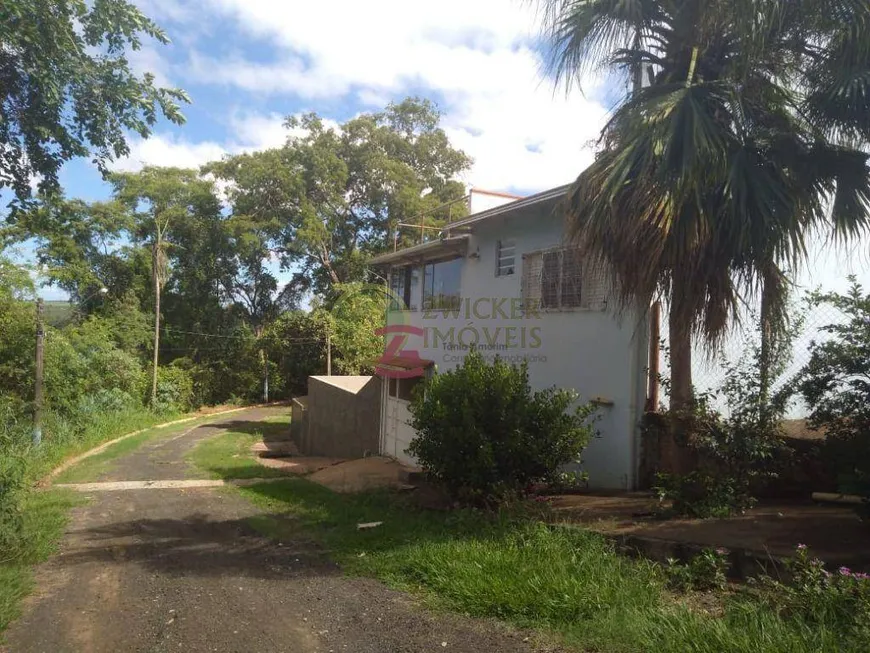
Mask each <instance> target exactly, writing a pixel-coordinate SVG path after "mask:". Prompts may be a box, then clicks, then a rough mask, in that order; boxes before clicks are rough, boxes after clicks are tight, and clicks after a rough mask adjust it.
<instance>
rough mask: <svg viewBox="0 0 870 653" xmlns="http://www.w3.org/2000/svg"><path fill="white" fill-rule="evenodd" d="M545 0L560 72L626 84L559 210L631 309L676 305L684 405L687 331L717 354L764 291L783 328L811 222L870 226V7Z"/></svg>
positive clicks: (838, 231)
mask: <svg viewBox="0 0 870 653" xmlns="http://www.w3.org/2000/svg"><path fill="white" fill-rule="evenodd" d="M543 4H544V5H545V8H546V9H547V10H548V13H547V28H548V32H549V36H550V42H551V46H552V49H551V66H552V70H553V72H554V73H555V74H556V75H557V76H558V77H560V78H561V79H563V80H565V81H566V82H569V83H570V82H571V81H573V80H576V78H577V76H578V75H583V74H586V73H588V72H590V71H593V70H600V69H605V70H607V71H608V72H610V73H614V74H622V75H626V74H627V75H628V76H629V77H630V78H631V79H632V82H633V89H632V90H631V91H630V92H628V93H627V94H626V96H625V97H624V98H623V100H622V101H621V102H620V103H619V105H618V106H617V108H616V110H615V111H614V114H613V117H612V118H611V120H610V121H609V122H608V124H607V125H606V126H605V128H604V130H603V132H602V135H601V151H600V153H599V155H598V156H597V158H596V160H595V162H594V163H593V164H592V165H591V166H590V167H589V168H587V169H586V170H585V171H583V172H582V173H581V174H580V176H579V177H578V179H577V181H576V183H575V184H574V186H573V188H572V189H571V191H570V193H569V195H568V197H567V199H566V207H567V210H568V213H569V215H570V218H571V232H572V236H573V238H574V240H575V242H576V243H577V244H578V245H579V246H580V247H581V248H582V249H583V250H584V251H585V252H586V253H587V254H588V255H590V256H591V257H593V258H596V259H598V260H599V261H601V262H602V263H604V264H606V265H608V266H610V268H611V269H612V270H613V271H614V272H615V274H616V277H617V279H618V281H619V284H618V287H619V292H620V295H621V299H622V303H623V305H624V306H629V305H631V306H634V305H636V303H640V304H641V305H643V304H644V303H645V302H647V301H649V299H650V298H652V297H655V296H657V295H658V296H663V297H664V298H666V299H667V300H668V304H669V310H670V325H669V329H670V339H671V348H672V362H673V364H672V368H671V369H672V394H671V399H672V402H673V404H674V407H676V406H677V405H681V404H682V405H685V404H686V403H687V402H688V401H689V400H690V395H691V365H690V358H689V356H690V354H689V352H690V337H691V335H692V334H701V335H702V336H704V337H705V338H706V339H707V341H708V342H711V343H714V344H715V342H716V340H717V339H718V338H720V337H721V336H722V334H723V333H724V332H725V329H726V328H727V326H728V325H729V324H730V323H731V322H732V321H733V320H734V319H735V318H736V316H737V310H738V307H739V306H740V305H741V302H742V301H743V300H744V299H746V298H747V297H748V296H752V295H757V294H759V292H760V294H761V296H762V308H763V311H764V313H765V315H764V316H762V319H763V320H766V321H768V322H770V323H774V324H782V323H784V320H782V319H781V318H782V316H783V314H784V310H785V306H786V303H785V301H786V292H785V290H786V286H787V281H786V276H785V272H786V271H787V270H788V269H789V268H793V267H795V266H796V265H798V264H799V263H800V262H801V261H802V260H803V258H804V257H805V253H806V245H805V238H806V237H807V235H808V234H809V233H810V231H811V229H812V228H813V227H820V228H823V229H827V230H828V231H832V232H833V233H834V235H835V236H836V237H839V238H847V237H852V236H854V235H856V234H858V233H863V232H864V231H865V230H866V229H867V226H868V204H870V173H868V166H867V158H868V157H867V154H866V153H865V152H864V151H862V150H861V148H860V142H856V141H855V137H861V136H863V135H864V134H865V132H864V131H863V126H862V125H863V124H864V121H866V117H865V116H866V114H862V112H861V103H862V102H863V103H865V102H866V97H867V95H866V92H865V91H866V90H867V89H866V84H867V80H868V79H870V77H868V73H870V56H868V50H867V48H866V43H867V42H868V41H867V40H866V39H862V38H861V36H862V35H863V36H866V30H867V25H868V24H870V6H868V5H867V3H866V2H858V1H852V0H844V1H840V0H828V1H825V0H801V1H799V2H794V1H788V2H785V1H783V0H724V1H722V2H715V3H712V2H703V1H702V0H691V1H689V2H671V1H668V0H629V1H627V2H611V1H610V0H590V1H589V2H570V3H565V2H561V0H552V1H550V0H545V1H544V3H543ZM833 16H836V17H837V18H836V19H833V18H832V17H833ZM862 89H863V90H862ZM831 94H834V95H837V101H835V102H834V101H832V102H827V101H822V100H820V98H822V97H825V96H830V95H831ZM814 112H815V113H816V114H817V118H818V119H817V120H812V119H808V116H810V115H812V114H813V113H814ZM865 142H866V140H865ZM829 209H830V210H829Z"/></svg>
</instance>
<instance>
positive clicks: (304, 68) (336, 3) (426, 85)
mask: <svg viewBox="0 0 870 653" xmlns="http://www.w3.org/2000/svg"><path fill="white" fill-rule="evenodd" d="M532 5H533V3H530V2H526V1H523V0H475V1H474V2H468V1H467V0H443V1H442V3H441V4H439V6H438V10H437V11H432V7H431V6H429V5H425V4H421V3H414V2H407V1H400V0H370V1H369V2H344V1H342V0H321V1H320V2H316V3H304V4H300V3H276V2H273V1H271V0H218V2H217V3H216V4H215V5H212V7H216V8H217V9H218V11H220V12H222V13H223V14H224V17H225V18H228V19H229V20H230V21H232V23H233V25H234V26H236V28H240V29H242V30H244V31H246V32H247V34H248V35H249V36H250V37H253V38H255V39H257V40H258V41H259V42H261V43H262V44H264V45H267V46H269V45H271V46H273V51H274V58H273V60H272V61H271V62H266V63H264V62H262V61H250V60H246V59H244V58H243V57H242V56H241V55H239V54H233V55H226V56H224V57H223V58H217V59H216V58H212V57H207V56H204V55H201V54H197V53H192V54H191V57H190V60H189V62H188V65H186V66H185V67H184V70H181V71H179V74H181V75H185V76H186V77H187V79H188V80H190V81H195V82H196V83H200V84H222V85H228V86H232V87H235V88H240V89H243V90H246V91H249V92H255V93H261V94H283V95H295V96H297V97H300V98H303V99H305V100H307V101H311V104H313V105H315V106H316V104H317V100H323V99H341V98H345V97H352V98H355V99H356V100H357V101H359V102H361V103H363V104H364V105H366V106H368V107H375V106H382V105H383V101H384V100H385V99H387V98H389V97H397V96H401V95H402V94H404V93H407V92H420V93H424V94H429V93H431V94H432V95H433V96H436V97H439V98H443V101H442V109H444V111H445V120H444V124H445V127H446V128H447V129H448V131H449V133H450V136H451V138H452V139H453V140H454V142H455V143H456V145H458V146H460V147H462V148H463V149H465V150H466V151H467V152H468V154H470V155H471V156H472V157H474V159H475V165H474V168H473V170H472V171H471V172H470V173H469V174H468V175H467V181H468V182H470V183H473V184H475V185H479V186H483V187H492V188H495V189H499V188H500V189H506V188H519V189H523V190H536V189H540V188H545V187H549V186H554V185H557V184H560V183H564V182H566V181H569V180H571V179H572V178H573V177H574V176H576V174H577V173H578V172H579V171H580V170H581V169H582V168H583V167H584V166H585V165H587V164H588V163H589V161H590V160H591V155H592V153H591V151H590V150H589V149H588V148H586V149H584V146H585V145H586V144H587V143H588V142H589V141H590V140H591V139H594V138H595V137H596V136H597V134H598V132H599V130H600V129H601V126H602V125H603V121H604V118H605V114H606V111H605V110H604V108H603V107H602V106H600V105H599V104H598V103H597V102H595V101H592V100H589V99H587V98H584V97H583V96H582V95H581V94H580V93H579V92H573V93H572V94H570V95H569V96H568V97H565V96H564V94H563V93H561V92H557V93H554V91H553V86H552V83H551V82H550V81H546V80H543V79H542V77H541V68H542V60H541V55H540V53H539V52H538V51H537V50H535V49H534V47H533V44H534V41H535V36H536V25H537V20H536V16H535V10H534V8H533V6H532ZM339 18H340V19H339ZM263 133H265V131H264V132H263Z"/></svg>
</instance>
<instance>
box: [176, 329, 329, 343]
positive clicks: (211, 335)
mask: <svg viewBox="0 0 870 653" xmlns="http://www.w3.org/2000/svg"><path fill="white" fill-rule="evenodd" d="M160 328H161V329H163V330H164V331H168V332H170V333H183V334H185V335H189V336H202V337H203V338H227V339H230V340H232V339H235V338H244V337H245V336H244V335H241V334H239V335H232V336H228V335H224V334H220V333H205V332H203V331H184V330H183V329H173V328H171V327H160ZM325 340H326V336H314V337H311V338H288V339H286V340H283V341H282V342H323V341H325Z"/></svg>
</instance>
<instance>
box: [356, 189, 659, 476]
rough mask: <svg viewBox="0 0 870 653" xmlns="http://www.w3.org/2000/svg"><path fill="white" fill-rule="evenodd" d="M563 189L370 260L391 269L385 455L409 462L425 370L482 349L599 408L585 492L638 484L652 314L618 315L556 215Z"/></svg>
mask: <svg viewBox="0 0 870 653" xmlns="http://www.w3.org/2000/svg"><path fill="white" fill-rule="evenodd" d="M565 190H566V187H559V188H554V189H552V190H549V191H546V192H543V193H539V194H537V195H534V196H531V197H527V198H522V199H516V200H508V199H505V200H503V201H507V203H505V204H502V205H500V206H490V207H489V208H486V209H485V210H482V211H477V212H473V213H472V214H471V215H469V216H468V217H466V218H463V219H461V220H459V221H456V222H454V223H452V224H450V225H449V226H447V227H445V228H444V230H443V231H442V232H441V233H440V234H439V235H438V236H439V237H437V238H433V239H432V240H430V241H428V242H424V243H421V244H419V245H415V246H413V247H408V248H405V249H401V250H398V251H395V252H390V253H387V254H383V255H380V256H378V257H376V258H375V259H374V260H373V264H374V265H377V266H380V267H381V268H384V269H387V270H388V272H389V276H388V278H389V284H390V289H391V294H392V296H393V297H394V301H393V305H392V306H391V310H390V311H389V313H388V320H387V324H388V328H387V331H388V333H387V335H386V350H387V352H386V354H385V357H384V362H385V364H384V366H382V369H381V373H382V375H383V376H385V379H384V383H383V400H382V415H381V417H382V419H381V440H380V446H381V453H383V454H386V455H389V456H394V457H396V458H397V459H400V460H403V461H407V462H413V460H412V459H411V458H410V457H409V456H408V454H407V453H406V451H405V449H406V448H407V446H408V444H409V443H410V441H411V439H412V438H413V437H414V431H413V429H412V428H411V426H410V425H409V418H410V414H409V412H408V404H409V400H410V398H411V392H412V390H413V387H414V386H415V385H416V384H417V383H419V382H420V380H421V376H420V374H421V373H422V372H423V371H425V373H428V374H432V373H436V374H437V373H438V372H442V371H445V370H449V369H451V368H453V367H456V366H458V365H459V364H460V363H461V362H462V360H463V358H464V357H465V356H466V355H467V354H468V351H469V350H470V348H471V347H476V348H477V349H478V351H480V352H481V353H482V354H483V355H484V356H485V357H494V356H501V357H502V358H503V359H507V360H509V361H512V362H519V361H521V360H526V361H527V362H528V369H529V379H530V382H531V385H532V387H533V388H545V387H549V386H553V385H555V386H558V387H562V388H573V389H575V390H576V391H577V392H579V393H580V395H581V397H582V399H583V400H587V401H588V400H591V401H594V402H596V403H597V404H598V406H599V411H598V414H599V417H598V421H597V422H596V424H595V428H596V429H597V430H598V431H599V433H600V437H598V438H596V439H595V440H594V441H593V442H592V443H591V444H590V446H589V447H588V449H587V450H586V451H585V452H584V455H583V463H582V468H583V469H584V470H585V471H587V472H588V473H589V485H590V487H593V488H611V489H613V488H617V489H632V488H634V487H636V484H637V474H638V462H639V455H640V454H639V448H640V431H639V424H640V420H641V417H642V412H643V409H644V402H645V397H646V385H647V373H646V370H647V364H648V355H649V336H648V325H647V319H646V311H639V310H636V311H626V312H622V314H621V315H617V314H616V313H615V311H614V310H613V309H614V301H613V298H612V297H611V291H610V287H611V286H610V280H609V279H608V277H607V275H606V274H603V273H602V270H601V269H595V268H594V267H593V266H591V265H589V264H588V263H587V262H586V261H584V260H583V259H582V257H580V256H579V255H578V254H577V252H576V250H575V249H573V248H571V247H570V246H568V245H567V244H566V242H565V238H564V233H565V231H564V229H565V228H564V217H563V216H562V215H560V214H559V212H558V211H557V205H558V203H559V201H560V200H561V199H562V197H563V196H564V193H565ZM492 200H493V198H491V197H490V198H488V201H489V203H490V205H491V204H493V203H495V202H493V201H492ZM471 208H472V210H473V209H474V208H475V207H474V205H472V207H471Z"/></svg>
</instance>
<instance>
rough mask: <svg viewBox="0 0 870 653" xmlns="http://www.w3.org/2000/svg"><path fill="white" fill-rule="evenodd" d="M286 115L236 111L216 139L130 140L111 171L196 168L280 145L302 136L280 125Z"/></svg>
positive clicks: (329, 123)
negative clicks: (220, 137)
mask: <svg viewBox="0 0 870 653" xmlns="http://www.w3.org/2000/svg"><path fill="white" fill-rule="evenodd" d="M285 121H286V118H285V117H284V116H281V115H279V114H277V113H270V114H260V113H254V112H245V111H236V112H234V113H233V114H231V115H230V117H229V119H228V121H227V131H228V133H229V136H228V137H227V139H226V140H225V141H224V142H222V143H218V142H216V141H200V142H192V141H190V140H188V139H187V138H185V137H183V136H178V135H177V134H175V133H171V132H166V133H157V134H154V135H152V136H151V138H148V139H143V138H140V137H138V136H137V137H132V138H131V139H130V154H129V156H127V157H124V158H122V159H119V160H117V161H115V162H114V163H113V164H112V165H111V167H112V169H114V170H123V171H135V170H140V169H141V168H142V167H143V166H146V165H154V166H173V167H178V168H199V167H200V166H202V165H203V164H205V163H208V162H209V161H217V160H219V159H221V158H222V157H224V156H227V155H232V154H241V153H243V152H254V151H257V150H264V149H268V148H273V147H280V146H281V145H283V144H284V143H285V141H286V140H287V137H288V136H302V135H304V134H305V130H303V129H301V128H298V127H297V128H295V129H292V130H291V129H287V128H286V127H284V123H285ZM323 122H324V124H325V125H326V126H327V127H333V128H338V123H336V122H335V121H332V120H328V119H327V120H324V121H323Z"/></svg>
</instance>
